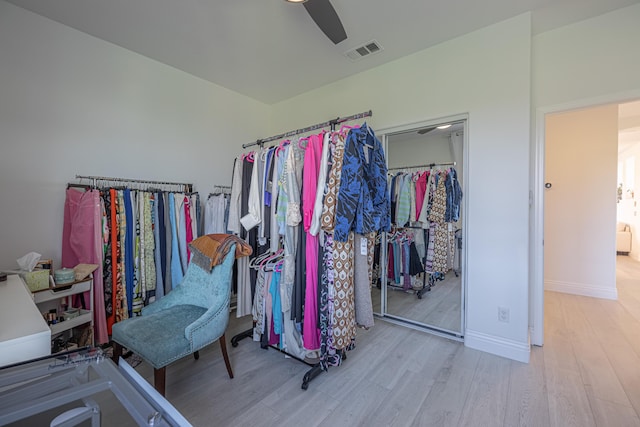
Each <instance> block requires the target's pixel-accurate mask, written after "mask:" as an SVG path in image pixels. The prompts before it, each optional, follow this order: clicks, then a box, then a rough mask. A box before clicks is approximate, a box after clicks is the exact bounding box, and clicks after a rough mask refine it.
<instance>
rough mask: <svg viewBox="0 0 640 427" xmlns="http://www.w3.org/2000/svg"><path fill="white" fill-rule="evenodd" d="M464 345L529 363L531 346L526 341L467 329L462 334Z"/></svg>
mask: <svg viewBox="0 0 640 427" xmlns="http://www.w3.org/2000/svg"><path fill="white" fill-rule="evenodd" d="M464 345H465V346H466V347H470V348H474V349H476V350H480V351H484V352H487V353H491V354H495V355H497V356H502V357H506V358H507V359H512V360H516V361H518V362H523V363H529V355H530V352H531V348H530V346H529V343H528V342H527V343H524V342H520V341H514V340H510V339H508V338H503V337H496V336H494V335H488V334H485V333H482V332H478V331H473V330H469V329H467V330H466V331H465V334H464Z"/></svg>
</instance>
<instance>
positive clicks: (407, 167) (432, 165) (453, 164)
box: [387, 162, 456, 171]
mask: <svg viewBox="0 0 640 427" xmlns="http://www.w3.org/2000/svg"><path fill="white" fill-rule="evenodd" d="M455 165H456V162H447V163H429V164H426V165H414V166H402V167H400V166H398V167H396V168H387V171H399V170H404V169H424V168H429V169H433V168H435V167H436V166H455Z"/></svg>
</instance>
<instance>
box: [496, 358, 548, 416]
mask: <svg viewBox="0 0 640 427" xmlns="http://www.w3.org/2000/svg"><path fill="white" fill-rule="evenodd" d="M504 425H505V426H520V427H546V426H549V425H551V420H550V418H549V400H548V398H547V386H546V378H545V375H544V349H543V348H540V347H533V348H532V349H531V356H530V361H529V363H528V364H526V363H520V362H515V361H512V362H511V373H510V377H509V394H508V396H507V411H506V414H505V418H504Z"/></svg>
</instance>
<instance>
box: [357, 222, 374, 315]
mask: <svg viewBox="0 0 640 427" xmlns="http://www.w3.org/2000/svg"><path fill="white" fill-rule="evenodd" d="M375 240H376V233H375V232H373V233H369V234H367V235H365V236H362V235H360V234H356V235H355V241H354V249H355V251H354V252H355V253H354V260H353V264H354V301H355V312H356V324H357V325H358V326H362V327H364V328H370V327H372V326H373V324H374V322H373V304H372V301H371V283H372V274H373V271H372V270H373V255H374V246H375Z"/></svg>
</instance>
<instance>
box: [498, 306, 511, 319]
mask: <svg viewBox="0 0 640 427" xmlns="http://www.w3.org/2000/svg"><path fill="white" fill-rule="evenodd" d="M498 321H499V322H505V323H509V309H508V308H506V307H498Z"/></svg>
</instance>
